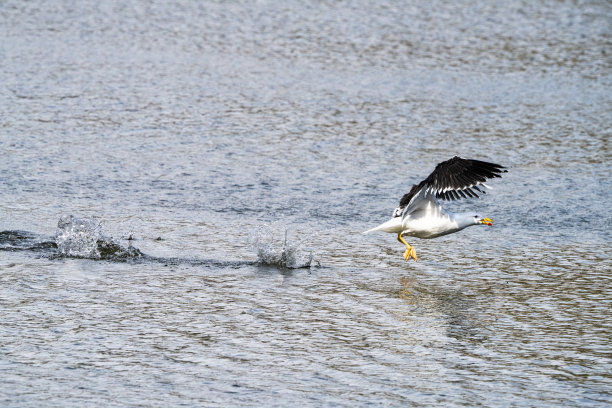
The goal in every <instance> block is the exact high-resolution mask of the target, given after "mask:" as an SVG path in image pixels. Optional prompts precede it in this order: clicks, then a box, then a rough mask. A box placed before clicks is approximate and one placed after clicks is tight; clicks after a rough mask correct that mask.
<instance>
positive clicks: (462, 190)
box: [399, 156, 507, 208]
mask: <svg viewBox="0 0 612 408" xmlns="http://www.w3.org/2000/svg"><path fill="white" fill-rule="evenodd" d="M506 172H507V170H505V167H503V166H501V165H499V164H495V163H489V162H485V161H480V160H471V159H462V158H461V157H458V156H455V157H453V158H452V159H450V160H447V161H444V162H442V163H440V164H438V165H437V166H436V168H435V170H434V171H433V172H432V173H431V174H430V175H429V176H428V177H427V178H426V179H425V180H423V181H421V182H420V183H419V184H418V185H414V186H412V189H410V192H409V193H407V194H404V196H403V197H402V199H401V200H400V205H399V206H400V208H403V207H405V206H407V205H408V204H409V203H410V200H412V198H413V197H414V196H415V195H416V194H417V193H418V192H419V191H421V189H422V188H426V189H427V191H428V192H430V193H431V194H433V195H434V196H435V197H436V198H439V199H442V200H459V199H461V198H469V197H474V198H475V197H478V194H479V193H480V194H485V192H484V190H482V189H481V187H487V186H486V185H485V184H484V182H485V181H487V179H490V178H495V177H501V175H500V174H501V173H506Z"/></svg>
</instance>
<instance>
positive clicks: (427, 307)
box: [398, 276, 487, 343]
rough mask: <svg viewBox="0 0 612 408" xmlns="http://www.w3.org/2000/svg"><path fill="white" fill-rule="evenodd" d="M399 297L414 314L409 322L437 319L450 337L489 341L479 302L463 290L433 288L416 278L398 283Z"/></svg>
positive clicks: (468, 340)
mask: <svg viewBox="0 0 612 408" xmlns="http://www.w3.org/2000/svg"><path fill="white" fill-rule="evenodd" d="M399 283H400V289H399V292H398V296H399V298H400V299H402V300H403V301H404V302H405V303H406V304H407V305H408V306H409V308H408V311H409V313H411V314H412V316H411V318H409V319H408V320H420V319H421V318H428V319H432V320H438V321H439V322H440V327H441V328H442V327H443V329H444V333H445V335H446V336H447V337H449V338H453V339H456V340H460V341H466V342H469V343H474V342H482V341H483V340H485V339H486V338H487V331H486V325H485V324H484V322H483V321H482V319H481V318H480V313H479V310H478V304H477V302H476V301H475V300H474V299H472V298H471V297H470V296H467V295H465V294H464V293H462V292H461V291H460V290H457V289H449V288H444V287H441V286H432V285H430V284H429V283H424V282H421V281H419V280H418V279H417V278H416V277H414V276H403V277H401V278H400V280H399Z"/></svg>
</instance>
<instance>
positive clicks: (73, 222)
mask: <svg viewBox="0 0 612 408" xmlns="http://www.w3.org/2000/svg"><path fill="white" fill-rule="evenodd" d="M101 238H102V228H101V227H100V224H98V223H96V222H95V221H94V219H93V218H89V219H85V218H76V217H74V216H72V215H63V216H62V217H61V218H60V219H59V221H58V223H57V230H56V232H55V243H56V244H57V249H58V251H59V253H60V255H63V256H74V257H81V258H94V259H99V258H100V257H101V255H100V251H99V250H98V241H99V240H100V239H101Z"/></svg>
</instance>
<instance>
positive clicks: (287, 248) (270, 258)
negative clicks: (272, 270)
mask: <svg viewBox="0 0 612 408" xmlns="http://www.w3.org/2000/svg"><path fill="white" fill-rule="evenodd" d="M292 235H297V234H292ZM249 244H250V245H251V248H252V249H253V250H254V251H255V253H256V254H257V259H258V261H259V262H261V263H262V264H265V265H275V266H279V267H281V268H288V269H297V268H310V267H314V266H319V262H318V261H317V260H315V257H314V254H313V251H312V250H310V249H307V248H304V247H303V242H302V241H300V240H298V239H297V238H296V237H290V234H289V229H288V228H286V227H283V226H280V227H279V226H277V225H263V226H260V227H258V228H256V229H255V230H254V231H252V232H251V234H250V235H249Z"/></svg>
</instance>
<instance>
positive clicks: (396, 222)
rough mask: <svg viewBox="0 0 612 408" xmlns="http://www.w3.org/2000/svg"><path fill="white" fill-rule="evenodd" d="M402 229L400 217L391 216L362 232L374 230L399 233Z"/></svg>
mask: <svg viewBox="0 0 612 408" xmlns="http://www.w3.org/2000/svg"><path fill="white" fill-rule="evenodd" d="M402 229H403V228H402V217H393V218H391V219H390V220H389V221H387V222H384V223H382V224H380V225H379V226H377V227H374V228H372V229H369V230H367V231H365V232H364V234H367V233H369V232H374V231H384V232H395V233H400V232H402Z"/></svg>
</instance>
